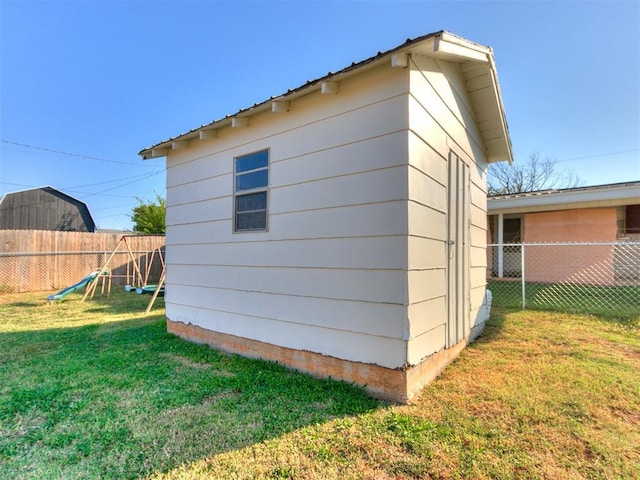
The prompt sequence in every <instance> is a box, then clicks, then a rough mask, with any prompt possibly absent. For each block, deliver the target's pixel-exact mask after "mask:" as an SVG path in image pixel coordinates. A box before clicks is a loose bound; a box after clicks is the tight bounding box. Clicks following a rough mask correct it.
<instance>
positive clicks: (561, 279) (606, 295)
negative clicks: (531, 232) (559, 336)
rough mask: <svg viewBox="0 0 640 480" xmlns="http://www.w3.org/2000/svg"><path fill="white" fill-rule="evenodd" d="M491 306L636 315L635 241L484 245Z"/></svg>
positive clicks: (638, 257) (639, 267) (638, 260)
mask: <svg viewBox="0 0 640 480" xmlns="http://www.w3.org/2000/svg"><path fill="white" fill-rule="evenodd" d="M487 288H488V289H489V290H491V293H492V294H493V304H494V305H499V306H508V307H520V308H523V309H524V308H540V309H551V310H562V311H568V312H581V313H596V314H612V313H613V314H621V315H640V242H625V243H623V242H612V243H520V244H501V245H497V244H492V245H487Z"/></svg>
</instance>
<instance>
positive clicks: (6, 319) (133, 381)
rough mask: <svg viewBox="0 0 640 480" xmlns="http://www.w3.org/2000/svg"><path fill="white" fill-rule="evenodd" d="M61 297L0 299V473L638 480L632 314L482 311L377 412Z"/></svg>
mask: <svg viewBox="0 0 640 480" xmlns="http://www.w3.org/2000/svg"><path fill="white" fill-rule="evenodd" d="M79 299H80V297H79V296H77V295H71V296H70V297H68V299H67V300H66V301H64V302H61V303H56V304H53V305H48V304H47V303H46V302H45V301H44V300H43V296H42V295H33V294H19V295H18V294H9V295H2V296H0V344H1V345H2V347H3V348H2V349H1V350H0V478H3V479H4V478H7V479H8V478H21V479H25V478H27V479H28V478H64V479H67V478H147V479H200V478H220V479H223V478H224V479H228V478H231V479H233V478H238V479H239V478H263V479H290V478H308V479H312V478H323V479H325V478H336V479H338V478H340V479H343V478H346V479H349V478H352V479H356V478H357V479H364V478H370V479H374V478H375V479H405V478H406V479H409V478H441V479H445V478H447V479H448V478H473V479H476V478H478V479H482V478H501V479H509V478H514V479H515V478H526V479H536V478H553V479H575V478H585V479H586V478H589V479H591V478H602V479H608V478H629V479H631V478H640V447H639V446H640V382H638V371H640V335H639V333H640V319H638V318H628V317H627V318H615V317H606V318H605V317H595V316H588V315H577V314H571V315H567V314H562V313H553V312H543V311H535V312H531V311H510V310H504V309H502V310H501V309H494V314H493V316H492V319H491V320H490V322H489V324H488V326H487V328H486V330H485V333H484V334H483V336H482V337H481V338H480V339H479V340H478V341H477V342H476V343H474V344H473V345H471V346H470V347H468V348H467V349H465V350H464V351H463V353H462V355H461V356H460V358H459V359H458V360H457V361H456V362H454V364H452V365H451V366H450V367H448V368H447V369H446V371H445V372H444V373H443V375H441V376H440V377H439V378H438V379H437V380H436V381H435V382H433V383H432V384H431V385H429V386H428V387H427V388H425V389H424V390H423V392H422V394H421V395H420V396H419V397H418V398H417V400H416V401H415V403H414V404H413V405H411V406H394V405H388V404H385V403H383V402H378V401H375V400H372V399H370V398H368V397H367V396H366V395H364V393H363V392H362V391H360V390H359V389H357V388H354V387H352V386H350V385H347V384H345V383H339V382H333V381H328V380H325V381H321V380H316V379H312V378H310V377H308V376H305V375H302V374H298V373H295V372H291V371H288V370H285V369H283V368H281V367H279V366H277V365H275V364H273V363H268V362H260V361H255V360H247V359H243V358H240V357H237V356H230V355H224V354H222V353H219V352H217V351H215V350H213V349H210V348H207V347H204V346H199V345H194V344H190V343H187V342H184V341H181V340H179V339H178V338H176V337H174V336H171V335H168V334H167V333H166V332H165V324H164V317H163V311H162V309H160V308H158V309H155V310H153V311H152V315H151V316H150V317H146V318H144V317H141V316H140V312H142V311H143V310H144V307H145V305H146V301H147V300H148V297H141V296H138V295H132V294H124V293H119V294H115V295H112V297H111V298H110V299H108V300H107V299H104V298H98V299H96V300H95V301H93V302H91V303H81V302H80V301H79Z"/></svg>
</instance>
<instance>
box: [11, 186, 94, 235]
mask: <svg viewBox="0 0 640 480" xmlns="http://www.w3.org/2000/svg"><path fill="white" fill-rule="evenodd" d="M0 230H56V231H62V232H95V231H96V224H95V222H94V220H93V217H92V215H91V212H90V211H89V207H88V206H87V204H86V203H84V202H82V201H80V200H78V199H77V198H74V197H72V196H70V195H67V194H66V193H63V192H61V191H60V190H56V189H55V188H53V187H41V188H34V189H30V190H22V191H19V192H13V193H7V194H6V195H4V196H3V197H2V199H1V200H0Z"/></svg>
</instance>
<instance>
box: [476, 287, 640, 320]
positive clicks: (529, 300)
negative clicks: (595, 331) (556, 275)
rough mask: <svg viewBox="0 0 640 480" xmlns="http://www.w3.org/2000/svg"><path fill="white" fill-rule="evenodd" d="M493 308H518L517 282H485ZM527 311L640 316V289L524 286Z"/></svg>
mask: <svg viewBox="0 0 640 480" xmlns="http://www.w3.org/2000/svg"><path fill="white" fill-rule="evenodd" d="M487 288H488V289H489V290H491V292H492V293H493V301H494V304H495V305H499V306H503V307H521V306H522V284H521V283H520V280H488V281H487ZM525 300H526V307H527V308H536V309H545V310H558V311H570V312H574V313H594V314H598V315H619V316H625V317H637V316H639V315H640V286H597V285H576V284H564V283H534V282H526V283H525Z"/></svg>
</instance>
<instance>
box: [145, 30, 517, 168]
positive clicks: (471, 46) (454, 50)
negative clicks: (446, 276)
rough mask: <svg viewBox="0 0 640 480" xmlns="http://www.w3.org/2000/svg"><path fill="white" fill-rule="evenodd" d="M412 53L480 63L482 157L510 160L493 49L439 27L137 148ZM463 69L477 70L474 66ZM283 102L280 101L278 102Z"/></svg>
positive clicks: (159, 149) (159, 150) (323, 88)
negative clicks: (484, 80)
mask: <svg viewBox="0 0 640 480" xmlns="http://www.w3.org/2000/svg"><path fill="white" fill-rule="evenodd" d="M413 54H419V55H428V56H431V57H434V58H439V59H443V60H446V61H449V62H454V63H467V64H472V65H476V66H477V65H481V66H482V72H484V73H485V74H486V75H487V77H488V78H489V85H488V86H487V87H486V88H484V89H483V90H482V91H478V92H476V93H475V94H472V97H474V96H475V97H476V98H477V99H478V100H477V103H479V104H482V105H483V106H485V107H486V109H488V110H489V112H488V113H487V112H483V113H486V114H487V115H489V116H490V119H491V122H489V124H488V126H487V130H486V134H483V140H484V142H485V145H486V154H487V159H488V161H489V163H493V162H498V161H508V162H509V163H511V162H512V160H513V153H512V150H511V140H510V137H509V131H508V128H507V123H506V119H505V115H504V106H503V103H502V97H501V94H500V88H499V84H498V80H497V72H496V70H495V64H494V61H493V50H492V49H491V48H490V47H485V46H483V45H479V44H477V43H474V42H471V41H469V40H466V39H464V38H462V37H458V36H457V35H454V34H452V33H449V32H445V31H440V32H436V33H431V34H427V35H424V36H422V37H419V38H416V39H408V40H407V41H406V42H405V43H404V44H402V45H400V46H398V47H396V48H393V49H391V50H388V51H386V52H378V54H377V55H375V56H373V57H370V58H368V59H366V60H363V61H361V62H354V63H352V64H351V65H350V66H348V67H346V68H344V69H342V70H340V71H339V72H329V73H328V74H327V75H325V76H323V77H320V78H318V79H315V80H310V81H308V82H307V83H305V84H304V85H302V86H300V87H298V88H295V89H293V90H288V91H287V92H285V93H283V94H282V95H279V96H276V97H271V98H269V99H267V100H265V101H264V102H261V103H256V104H254V105H253V106H252V107H249V108H246V109H243V110H240V111H238V112H236V113H235V114H232V115H227V116H226V117H224V118H222V119H219V120H214V121H213V122H211V123H208V124H205V125H201V126H200V127H197V128H194V129H192V130H190V131H188V132H186V133H183V134H180V135H178V136H176V137H171V138H169V139H167V140H164V141H162V142H160V143H158V144H156V145H153V146H151V147H148V148H145V149H143V150H141V151H140V152H139V155H140V156H141V157H142V158H143V159H144V160H147V159H152V158H160V157H165V156H167V155H168V154H169V153H170V152H171V151H172V150H175V149H178V148H182V147H184V146H188V145H189V142H192V141H196V140H202V139H204V138H211V137H213V136H215V135H216V131H217V130H219V129H222V128H225V127H233V126H234V124H236V123H238V122H237V121H236V120H235V119H238V118H244V117H251V116H253V115H256V114H260V113H263V112H269V111H271V112H281V111H286V110H288V105H290V104H291V102H292V101H294V100H296V99H297V98H300V97H303V96H306V95H310V94H312V93H315V92H318V91H319V92H321V93H335V92H334V90H333V89H334V88H335V85H333V84H335V82H340V81H342V80H345V79H347V78H349V77H350V76H352V75H355V74H360V73H362V72H364V71H366V70H368V69H371V68H374V67H376V66H378V65H380V64H381V63H384V62H391V65H392V66H393V67H402V66H403V63H402V62H403V60H402V59H403V57H404V58H406V57H407V56H409V55H413ZM467 72H471V70H467ZM468 74H469V75H472V74H477V70H476V71H475V72H473V73H468ZM330 84H332V85H331V92H329V89H328V87H329V85H330ZM274 105H275V106H274ZM284 105H286V106H285V107H283V106H284ZM245 123H246V122H245ZM202 132H209V134H204V135H203V134H202Z"/></svg>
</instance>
